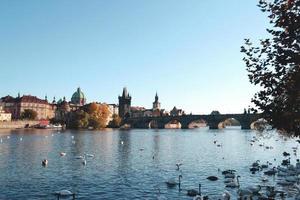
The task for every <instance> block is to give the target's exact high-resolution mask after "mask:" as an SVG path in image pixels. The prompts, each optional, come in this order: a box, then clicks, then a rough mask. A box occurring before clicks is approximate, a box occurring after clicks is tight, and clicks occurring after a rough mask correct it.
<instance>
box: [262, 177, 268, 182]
mask: <svg viewBox="0 0 300 200" xmlns="http://www.w3.org/2000/svg"><path fill="white" fill-rule="evenodd" d="M261 181H262V182H268V181H269V180H268V178H267V177H265V176H263V177H261Z"/></svg>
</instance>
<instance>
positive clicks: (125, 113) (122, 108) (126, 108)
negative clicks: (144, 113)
mask: <svg viewBox="0 0 300 200" xmlns="http://www.w3.org/2000/svg"><path fill="white" fill-rule="evenodd" d="M130 107H131V96H130V95H129V93H128V92H127V88H126V87H124V88H123V93H122V96H119V116H120V117H121V118H128V117H130V113H131V110H130Z"/></svg>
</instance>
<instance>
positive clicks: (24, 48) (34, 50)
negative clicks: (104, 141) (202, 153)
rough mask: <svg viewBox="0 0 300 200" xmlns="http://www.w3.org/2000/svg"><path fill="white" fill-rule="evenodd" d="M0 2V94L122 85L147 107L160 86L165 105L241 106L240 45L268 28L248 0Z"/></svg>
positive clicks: (202, 109) (112, 95)
mask: <svg viewBox="0 0 300 200" xmlns="http://www.w3.org/2000/svg"><path fill="white" fill-rule="evenodd" d="M0 5H1V6H0V11H1V12H0V16H1V19H0V24H1V27H3V28H2V29H1V31H0V36H1V37H0V41H1V44H2V45H1V47H0V55H1V59H0V66H1V74H0V78H1V80H2V82H3V83H5V84H1V85H0V96H5V95H12V96H16V95H17V93H18V92H20V93H21V94H31V95H34V96H38V97H40V98H43V97H44V96H45V95H46V94H47V95H48V97H49V99H52V98H53V96H56V97H57V98H62V97H63V96H66V98H67V99H70V98H71V95H72V92H73V91H74V90H75V89H76V88H77V87H78V86H80V87H81V88H82V89H83V91H84V92H85V94H86V96H87V99H88V101H89V102H92V101H100V102H107V103H117V97H118V95H120V93H121V90H122V88H123V87H124V86H127V88H128V90H129V92H130V93H131V94H132V96H133V99H132V104H133V106H139V105H142V106H145V107H151V106H152V102H153V100H154V95H155V92H156V91H157V92H158V95H159V97H160V101H161V103H162V107H164V108H166V109H167V110H171V109H172V108H173V106H177V107H178V108H182V109H183V110H185V111H186V112H187V113H190V112H193V113H210V112H211V111H212V110H219V111H220V112H221V113H239V112H242V111H243V108H245V107H247V106H248V105H249V104H250V100H251V98H252V97H253V94H254V92H255V91H256V89H255V88H254V87H253V86H251V85H250V83H249V80H248V78H247V72H246V70H245V65H244V63H243V61H242V54H241V53H240V52H239V51H240V46H241V45H242V44H243V39H244V38H248V37H251V38H263V37H264V36H265V35H266V33H265V28H264V27H266V23H267V21H266V20H262V19H264V17H262V14H261V13H260V11H259V9H257V7H256V5H255V4H253V3H252V2H243V3H241V2H240V1H237V0H231V1H226V2H225V1H221V2H219V3H218V4H214V3H212V2H199V1H189V2H188V3H187V2H184V3H182V2H179V1H178V2H174V1H164V2H159V4H158V1H151V2H139V1H128V2H126V3H124V2H121V1H120V2H117V3H116V2H100V1H90V2H89V4H87V3H83V2H80V1H78V2H73V3H69V2H60V1H45V2H43V3H36V2H34V1H26V2H18V3H15V2H12V1H10V2H9V1H7V2H1V3H0ZM157 5H159V6H157ZM132 8H135V9H132ZM112 10H113V11H114V12H110V11H112ZM236 15H238V16H239V17H236ZM249 19H251V21H250V20H249ZM245 21H247V26H245V23H244V22H245ZM220 32H222V34H220Z"/></svg>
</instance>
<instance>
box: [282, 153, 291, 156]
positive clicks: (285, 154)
mask: <svg viewBox="0 0 300 200" xmlns="http://www.w3.org/2000/svg"><path fill="white" fill-rule="evenodd" d="M282 155H283V156H285V157H287V156H290V155H291V154H290V153H287V152H283V153H282Z"/></svg>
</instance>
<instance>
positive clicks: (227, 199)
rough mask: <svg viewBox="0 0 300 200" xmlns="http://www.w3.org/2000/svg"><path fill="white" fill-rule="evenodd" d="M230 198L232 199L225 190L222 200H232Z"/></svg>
mask: <svg viewBox="0 0 300 200" xmlns="http://www.w3.org/2000/svg"><path fill="white" fill-rule="evenodd" d="M230 197H231V195H230V193H229V192H228V191H227V190H225V191H224V193H223V194H222V200H230Z"/></svg>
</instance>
